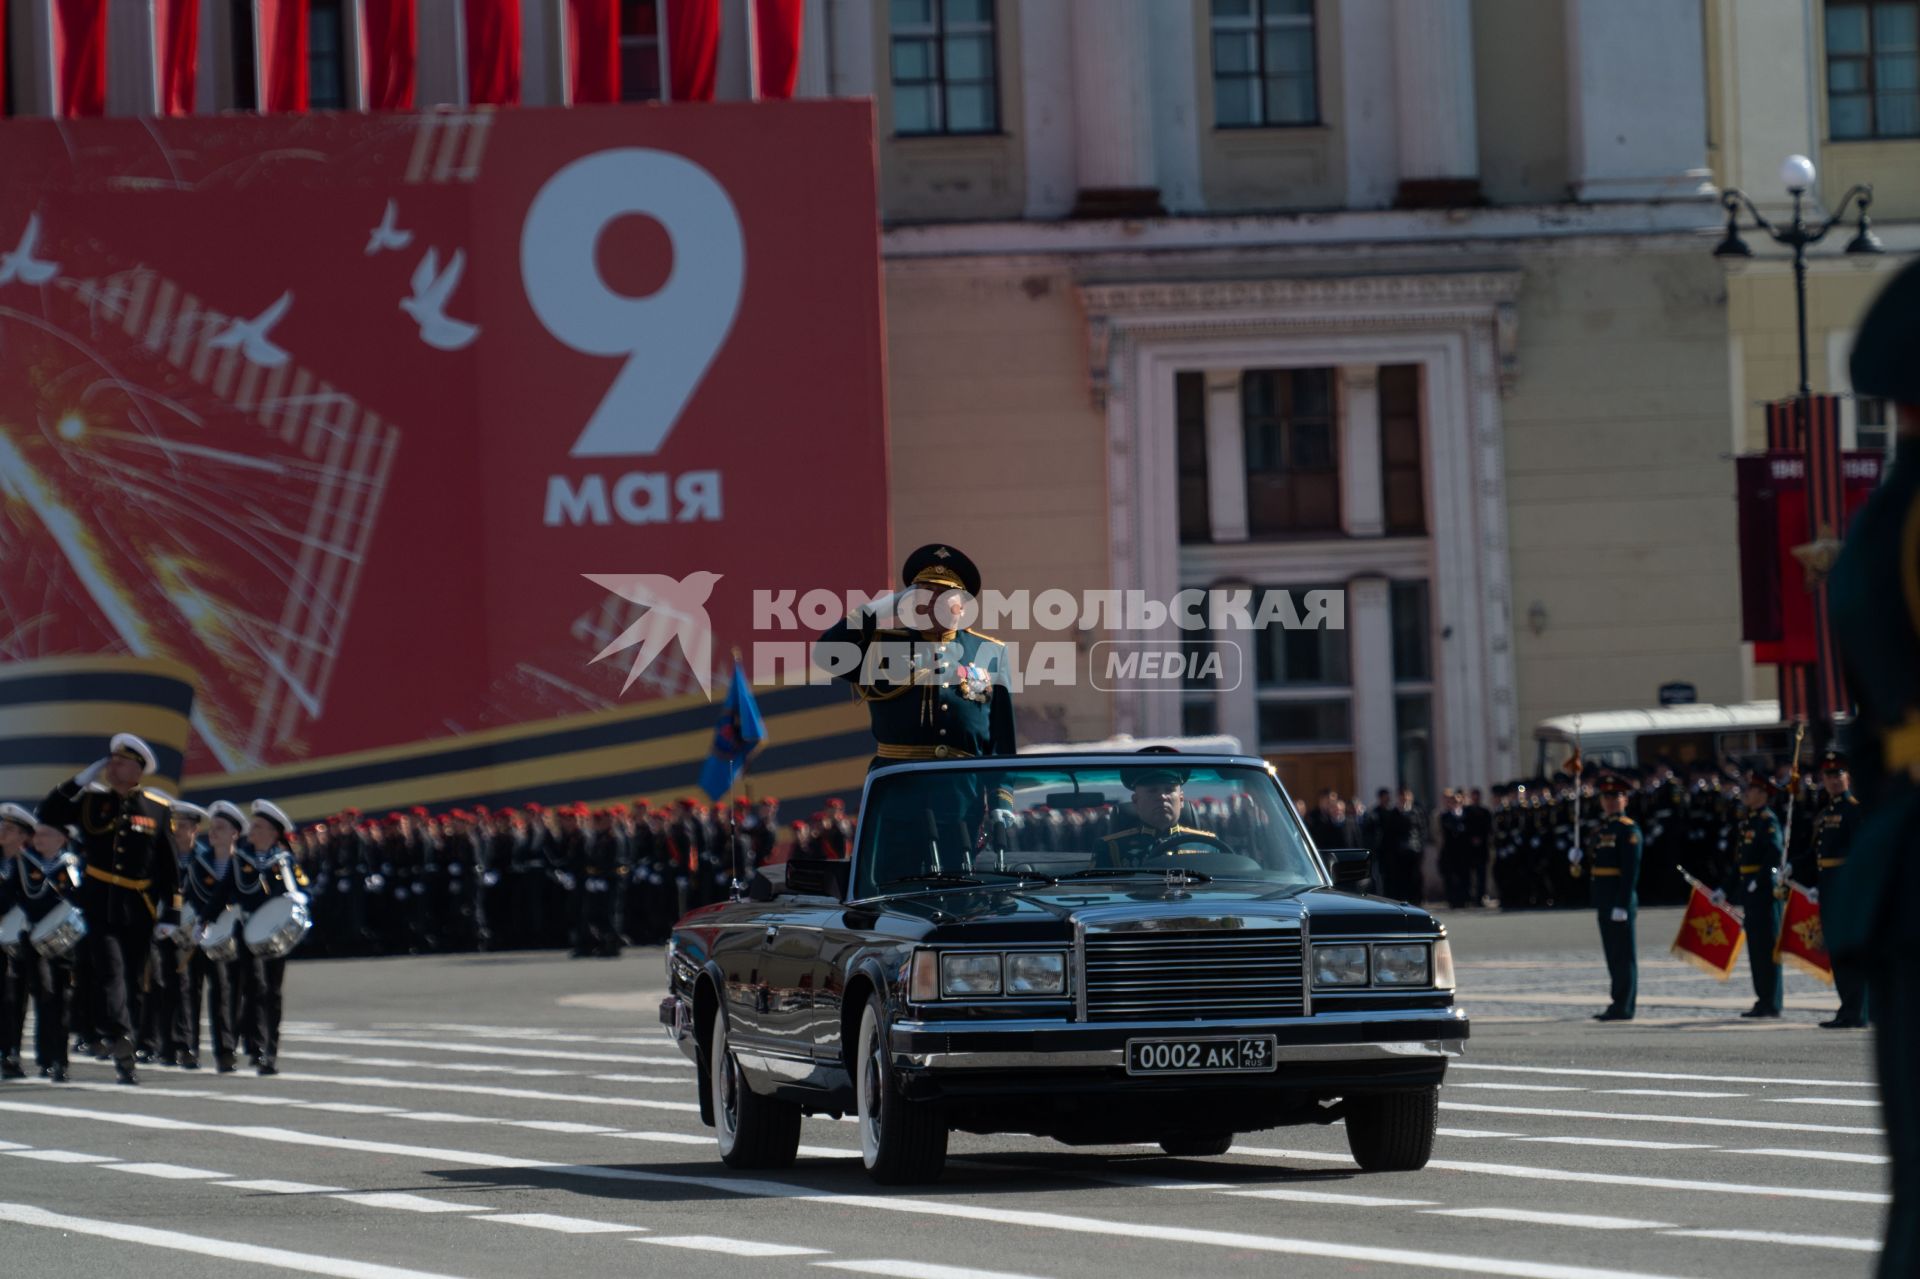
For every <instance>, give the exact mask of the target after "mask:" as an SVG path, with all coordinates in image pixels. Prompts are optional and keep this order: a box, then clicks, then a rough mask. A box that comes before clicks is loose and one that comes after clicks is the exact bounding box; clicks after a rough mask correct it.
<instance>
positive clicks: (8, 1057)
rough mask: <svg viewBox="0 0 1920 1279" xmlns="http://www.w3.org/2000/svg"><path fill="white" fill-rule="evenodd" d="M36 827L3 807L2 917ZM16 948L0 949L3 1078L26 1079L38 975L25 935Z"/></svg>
mask: <svg viewBox="0 0 1920 1279" xmlns="http://www.w3.org/2000/svg"><path fill="white" fill-rule="evenodd" d="M33 826H34V822H33V814H32V813H30V812H28V811H27V810H26V809H24V808H22V807H20V805H18V804H0V916H5V915H6V914H7V913H8V912H10V911H11V910H13V908H14V907H15V906H16V905H18V904H19V903H18V902H17V901H16V900H15V897H16V893H15V889H14V875H15V874H16V867H17V863H18V859H19V857H20V854H21V853H22V852H24V851H25V849H26V847H27V841H28V840H30V839H31V838H33ZM24 913H25V912H24V910H23V911H22V914H23V915H24ZM17 945H18V946H19V948H20V954H19V955H18V956H14V955H10V954H8V953H7V952H6V951H5V950H0V1079H23V1078H25V1077H26V1073H27V1072H26V1070H25V1069H24V1068H23V1067H22V1066H21V1064H20V1043H21V1039H22V1037H23V1033H24V1031H25V1030H26V1022H27V1004H28V1001H30V1000H31V999H32V998H33V989H34V981H35V977H36V974H35V972H34V971H33V969H34V964H33V962H32V960H33V953H32V950H31V948H30V947H28V946H27V944H26V935H25V934H24V933H22V934H21V936H20V939H19V941H18V943H17Z"/></svg>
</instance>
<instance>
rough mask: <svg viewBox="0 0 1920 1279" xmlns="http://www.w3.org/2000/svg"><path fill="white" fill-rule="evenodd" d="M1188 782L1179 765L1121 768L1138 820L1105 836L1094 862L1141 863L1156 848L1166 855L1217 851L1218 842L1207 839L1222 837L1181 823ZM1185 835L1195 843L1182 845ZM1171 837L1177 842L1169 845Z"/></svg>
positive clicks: (1117, 865) (1107, 865)
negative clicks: (1180, 842)
mask: <svg viewBox="0 0 1920 1279" xmlns="http://www.w3.org/2000/svg"><path fill="white" fill-rule="evenodd" d="M1186 782H1187V774H1186V772H1185V770H1183V769H1178V768H1162V767H1159V766H1154V767H1149V768H1128V769H1123V770H1121V773H1120V784H1121V785H1122V786H1125V787H1127V788H1128V789H1129V790H1131V791H1132V792H1133V811H1134V813H1135V815H1136V816H1137V817H1138V819H1139V820H1138V821H1137V822H1135V823H1134V824H1133V825H1129V826H1123V827H1122V828H1121V829H1119V830H1116V831H1114V832H1113V833H1112V834H1110V835H1105V836H1102V837H1101V840H1100V851H1098V852H1097V853H1095V854H1094V865H1096V866H1099V867H1103V868H1112V869H1117V868H1120V867H1126V866H1142V865H1145V864H1147V861H1148V858H1149V856H1150V855H1152V854H1153V852H1154V850H1155V849H1156V848H1159V849H1160V851H1161V853H1162V854H1163V855H1165V856H1174V855H1177V854H1180V853H1199V852H1218V851H1219V847H1218V845H1217V844H1213V845H1211V846H1210V845H1209V844H1208V843H1207V841H1212V840H1217V839H1218V838H1219V837H1218V836H1217V835H1215V834H1214V833H1213V832H1212V831H1210V830H1202V829H1200V828H1199V827H1198V826H1183V825H1181V824H1180V816H1181V813H1182V812H1183V811H1184V810H1185V808H1186V804H1187V796H1186V790H1185V787H1186ZM1122 820H1124V818H1123V819H1122ZM1182 835H1190V836H1193V837H1194V840H1195V843H1194V845H1193V847H1190V848H1183V847H1181V846H1180V844H1179V842H1178V837H1179V836H1182ZM1169 840H1172V841H1175V842H1174V843H1172V844H1171V845H1168V841H1169Z"/></svg>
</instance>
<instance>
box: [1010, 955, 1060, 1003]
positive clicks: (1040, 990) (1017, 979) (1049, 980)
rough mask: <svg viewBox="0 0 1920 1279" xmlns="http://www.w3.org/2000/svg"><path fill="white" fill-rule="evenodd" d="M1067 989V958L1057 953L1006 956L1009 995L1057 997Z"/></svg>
mask: <svg viewBox="0 0 1920 1279" xmlns="http://www.w3.org/2000/svg"><path fill="white" fill-rule="evenodd" d="M1066 989H1067V957H1066V956H1065V955H1064V954H1061V953H1059V952H1040V953H1037V954H1018V953H1016V954H1012V955H1008V956H1007V993H1008V994H1009V995H1059V994H1064V993H1065V992H1066Z"/></svg>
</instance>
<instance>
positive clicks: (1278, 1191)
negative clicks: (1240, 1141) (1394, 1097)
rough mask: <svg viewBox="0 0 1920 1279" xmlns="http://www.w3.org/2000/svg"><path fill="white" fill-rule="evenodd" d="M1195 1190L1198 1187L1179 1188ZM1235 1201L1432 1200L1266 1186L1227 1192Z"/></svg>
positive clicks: (1370, 1203) (1360, 1204)
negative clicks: (1388, 1197) (1257, 1188)
mask: <svg viewBox="0 0 1920 1279" xmlns="http://www.w3.org/2000/svg"><path fill="white" fill-rule="evenodd" d="M1180 1188H1181V1189H1196V1188H1198V1187H1180ZM1226 1193H1227V1194H1229V1195H1231V1196H1233V1197H1234V1198H1235V1199H1279V1200H1284V1201H1285V1202H1287V1203H1302V1204H1340V1205H1342V1206H1344V1207H1348V1208H1426V1207H1429V1206H1431V1205H1432V1204H1433V1203H1435V1202H1436V1201H1435V1200H1432V1199H1387V1198H1383V1197H1381V1196H1379V1195H1343V1194H1338V1193H1336V1192H1334V1191H1331V1190H1295V1189H1293V1188H1292V1187H1291V1186H1267V1187H1264V1188H1262V1189H1260V1190H1229V1191H1227V1192H1226Z"/></svg>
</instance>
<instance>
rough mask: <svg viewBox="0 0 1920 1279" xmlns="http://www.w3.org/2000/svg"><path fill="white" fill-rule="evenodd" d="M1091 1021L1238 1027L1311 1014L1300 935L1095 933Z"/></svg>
mask: <svg viewBox="0 0 1920 1279" xmlns="http://www.w3.org/2000/svg"><path fill="white" fill-rule="evenodd" d="M1086 952H1087V966H1086V990H1087V1003H1086V1009H1087V1020H1089V1021H1136V1020H1138V1021H1147V1020H1151V1021H1230V1020H1233V1019H1235V1018H1242V1017H1298V1016H1300V1015H1301V1014H1302V1013H1303V1012H1305V1010H1306V1009H1305V1003H1306V1001H1305V997H1304V993H1303V992H1304V980H1305V978H1304V973H1303V964H1302V954H1301V944H1300V933H1299V931H1298V930H1297V929H1284V930H1282V929H1261V930H1259V931H1255V932H1242V931H1238V930H1233V931H1207V932H1200V931H1196V932H1179V933H1172V932H1168V933H1149V932H1128V933H1124V934H1113V933H1108V934H1101V933H1090V934H1088V935H1087V938H1086Z"/></svg>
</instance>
